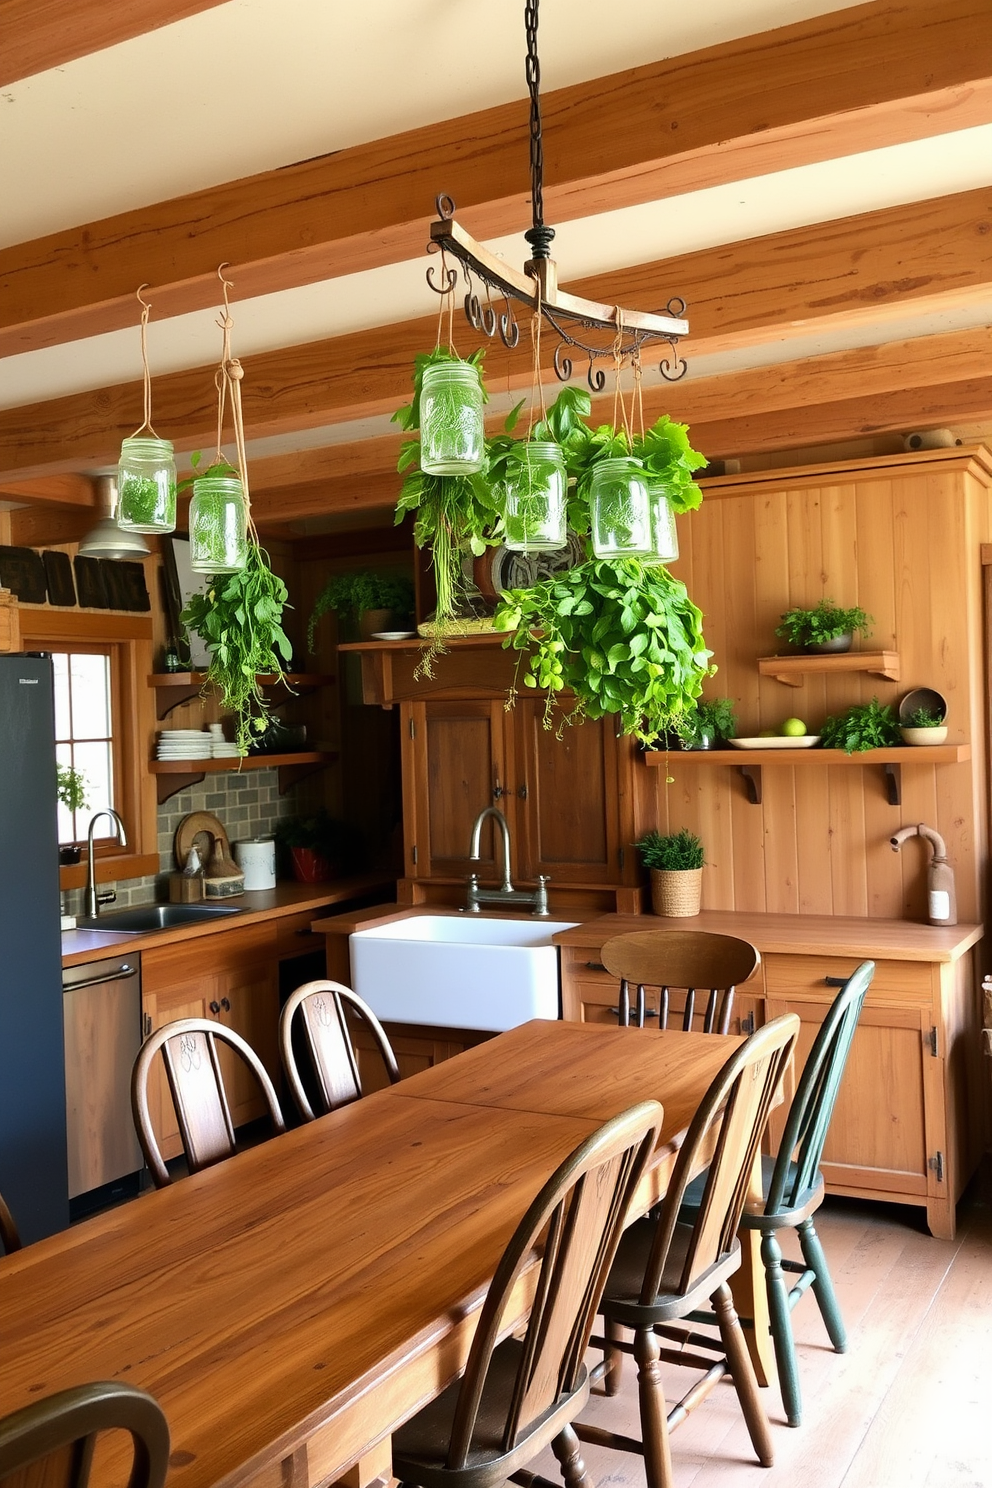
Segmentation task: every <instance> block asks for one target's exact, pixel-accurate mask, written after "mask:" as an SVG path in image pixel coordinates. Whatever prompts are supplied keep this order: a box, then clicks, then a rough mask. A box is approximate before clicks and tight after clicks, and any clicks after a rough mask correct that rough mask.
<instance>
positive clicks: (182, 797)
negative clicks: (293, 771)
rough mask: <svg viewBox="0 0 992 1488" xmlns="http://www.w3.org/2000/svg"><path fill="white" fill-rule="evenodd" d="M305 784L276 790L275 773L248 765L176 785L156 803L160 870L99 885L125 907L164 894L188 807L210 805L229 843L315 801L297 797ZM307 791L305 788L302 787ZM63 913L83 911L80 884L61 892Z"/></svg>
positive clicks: (264, 830) (266, 832) (268, 829)
mask: <svg viewBox="0 0 992 1488" xmlns="http://www.w3.org/2000/svg"><path fill="white" fill-rule="evenodd" d="M305 792H306V787H305V786H304V787H303V788H302V789H299V788H298V789H297V790H292V791H289V792H288V793H287V794H286V795H285V796H281V795H280V794H279V773H278V770H277V769H276V768H275V767H273V768H272V769H271V770H252V771H251V772H250V773H245V774H241V773H239V772H238V771H237V770H232V771H231V772H230V773H229V774H224V775H213V776H208V777H207V779H206V780H204V781H203V782H201V783H200V784H199V785H195V786H193V788H192V789H191V790H185V791H180V792H179V793H178V795H175V796H172V797H171V798H170V799H169V800H168V801H166V802H165V803H164V805H162V806H160V807H159V808H158V853H159V872H158V873H157V874H150V875H149V876H148V877H146V878H131V879H126V880H125V881H123V882H122V883H118V884H101V885H100V888H101V889H105V888H113V889H116V891H117V900H116V905H115V907H116V908H118V909H126V908H128V907H130V906H131V905H132V904H148V903H150V902H151V901H152V900H154V899H164V898H166V897H167V896H168V886H167V881H166V880H167V877H168V875H169V874H170V873H174V872H175V870H176V862H175V859H174V857H173V855H172V842H173V838H174V837H175V834H176V828H177V827H178V825H179V823H180V821H181V820H182V818H183V817H184V816H188V815H189V813H190V812H191V811H211V812H213V814H214V816H216V817H218V818H219V819H220V821H221V822H222V823H223V824H224V826H225V827H226V829H227V835H228V837H229V838H230V839H231V842H232V844H233V843H235V842H237V841H238V840H239V839H240V838H242V837H268V836H270V835H271V833H272V831H273V829H274V827H275V824H276V822H277V821H278V820H279V818H280V817H283V816H292V815H294V814H295V813H296V812H299V811H308V810H310V811H312V810H314V809H315V807H314V803H312V802H310V801H309V800H307V801H303V800H301V799H299V798H300V797H301V796H303V795H304V793H305ZM307 794H309V793H307ZM62 897H63V902H64V905H65V913H66V914H74V915H80V914H82V913H83V890H82V889H70V890H68V891H67V892H66V893H65V894H64V895H63V896H62Z"/></svg>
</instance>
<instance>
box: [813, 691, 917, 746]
mask: <svg viewBox="0 0 992 1488" xmlns="http://www.w3.org/2000/svg"><path fill="white" fill-rule="evenodd" d="M820 743H821V744H822V746H823V748H824V749H843V751H844V753H845V754H858V753H860V752H861V751H862V750H864V749H888V748H890V747H891V746H892V745H893V744H898V743H899V725H898V723H897V722H896V715H895V713H894V712H893V710H892V708H891V707H889V705H888V704H887V703H884V704H883V703H880V702H879V701H878V698H877V697H873V698H872V700H871V702H870V703H855V704H854V706H853V707H850V708H848V709H846V710H845V712H843V713H835V714H832V715H831V717H829V718H826V719H824V721H823V727H822V728H821V729H820Z"/></svg>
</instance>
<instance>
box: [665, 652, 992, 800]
mask: <svg viewBox="0 0 992 1488" xmlns="http://www.w3.org/2000/svg"><path fill="white" fill-rule="evenodd" d="M821 659H824V658H821ZM643 759H644V763H645V764H646V765H649V766H652V767H653V768H655V769H661V768H662V766H663V765H665V764H666V763H667V764H668V765H669V766H671V765H673V764H676V765H677V764H689V765H730V766H732V767H733V768H734V769H738V770H740V772H741V775H742V776H743V777H744V782H745V785H746V786H747V795H748V800H749V801H750V802H751V804H752V806H758V805H760V804H761V771H762V769H763V768H764V766H765V765H768V766H775V765H799V766H811V765H858V766H861V767H863V766H865V765H881V766H882V770H883V773H884V776H885V790H886V796H887V799H888V801H889V804H890V805H891V806H899V805H901V804H902V767H903V765H960V764H964V763H965V761H966V760H970V759H971V745H970V744H921V745H919V746H917V747H915V748H914V746H913V745H911V744H903V745H901V746H900V745H895V746H894V747H893V748H891V749H862V750H860V751H859V752H856V753H854V754H846V753H845V752H844V750H843V749H818V748H813V749H678V750H670V751H667V752H666V751H665V750H664V749H649V750H645V752H644V755H643Z"/></svg>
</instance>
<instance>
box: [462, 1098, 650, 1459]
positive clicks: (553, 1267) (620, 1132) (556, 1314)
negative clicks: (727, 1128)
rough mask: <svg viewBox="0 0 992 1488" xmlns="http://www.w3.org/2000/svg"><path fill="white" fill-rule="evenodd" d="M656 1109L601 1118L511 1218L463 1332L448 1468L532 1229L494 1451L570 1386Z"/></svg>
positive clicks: (465, 1434)
mask: <svg viewBox="0 0 992 1488" xmlns="http://www.w3.org/2000/svg"><path fill="white" fill-rule="evenodd" d="M662 1114H663V1113H662V1108H661V1106H659V1105H658V1103H657V1101H643V1102H642V1103H641V1104H639V1105H637V1106H633V1107H631V1109H630V1110H628V1111H625V1112H623V1113H621V1114H620V1115H619V1116H615V1117H613V1119H612V1120H611V1121H608V1122H606V1124H605V1125H604V1126H602V1127H600V1129H599V1131H598V1132H594V1133H593V1135H592V1136H591V1137H589V1138H587V1139H586V1141H585V1142H583V1143H582V1144H581V1146H579V1147H578V1148H577V1149H576V1150H575V1152H573V1153H572V1155H571V1156H570V1157H568V1158H567V1159H566V1160H565V1162H563V1163H562V1164H561V1166H560V1167H559V1168H558V1171H557V1172H556V1173H554V1174H553V1175H552V1177H551V1178H549V1180H548V1182H547V1183H546V1184H545V1185H544V1187H543V1188H542V1189H541V1192H540V1193H539V1194H538V1195H537V1197H536V1198H535V1199H534V1202H533V1203H532V1204H531V1206H530V1208H529V1209H528V1210H527V1213H526V1214H525V1215H524V1217H523V1219H522V1220H521V1222H520V1224H519V1225H518V1226H517V1229H516V1231H515V1233H514V1235H513V1238H512V1239H511V1241H510V1243H509V1245H508V1246H507V1248H506V1250H505V1252H504V1254H503V1258H502V1260H501V1261H500V1263H499V1266H498V1267H497V1270H496V1274H495V1276H494V1277H493V1281H492V1284H491V1286H490V1288H489V1293H488V1295H487V1297H486V1301H485V1303H484V1305H483V1309H482V1313H481V1315H480V1318H479V1323H478V1326H477V1328H476V1332H475V1337H474V1339H473V1342H472V1349H471V1352H470V1354H469V1359H468V1364H467V1365H466V1368H465V1374H464V1377H463V1379H462V1383H461V1387H460V1390H459V1394H458V1402H457V1405H456V1408H455V1414H454V1420H453V1422H452V1430H451V1439H450V1443H449V1447H448V1459H447V1463H446V1466H447V1467H448V1468H450V1469H458V1468H462V1467H464V1466H465V1463H466V1460H467V1458H468V1455H469V1452H470V1451H471V1449H472V1444H473V1435H474V1432H475V1427H476V1420H477V1417H478V1413H479V1406H480V1403H481V1400H482V1394H483V1389H484V1387H485V1383H486V1375H487V1372H488V1370H489V1365H490V1361H491V1359H492V1355H493V1350H494V1349H495V1347H496V1344H497V1342H498V1340H499V1337H500V1333H501V1331H502V1330H503V1318H504V1314H505V1312H506V1308H507V1304H508V1302H509V1299H510V1295H511V1293H512V1291H513V1287H514V1284H515V1282H516V1280H517V1277H518V1276H519V1274H520V1272H521V1270H522V1268H523V1267H524V1265H525V1264H526V1263H527V1261H528V1259H529V1257H530V1255H531V1252H532V1251H533V1249H534V1247H535V1245H536V1243H537V1242H538V1240H539V1238H540V1237H541V1235H542V1233H543V1234H544V1250H543V1256H542V1259H541V1262H540V1269H539V1274H538V1279H537V1285H536V1291H535V1296H534V1303H533V1306H532V1308H531V1313H530V1319H529V1321H528V1324H527V1332H526V1334H525V1336H524V1342H523V1349H522V1351H521V1357H520V1363H519V1365H518V1368H517V1373H516V1377H515V1380H514V1386H513V1390H512V1394H511V1404H510V1410H509V1413H508V1417H507V1420H506V1425H505V1429H504V1435H503V1441H502V1451H503V1452H509V1451H511V1450H512V1449H513V1447H514V1446H515V1445H516V1443H517V1440H518V1438H519V1437H520V1435H521V1434H522V1433H524V1432H525V1431H526V1430H527V1428H528V1427H529V1426H530V1425H531V1424H532V1423H533V1422H534V1421H535V1420H536V1419H537V1418H538V1417H540V1416H541V1415H543V1414H544V1412H545V1411H547V1410H548V1409H549V1408H550V1407H551V1406H552V1405H553V1404H554V1403H555V1402H556V1401H557V1400H558V1399H559V1398H560V1396H561V1395H562V1394H564V1393H566V1392H570V1391H572V1390H574V1389H575V1388H576V1387H577V1385H578V1383H579V1381H580V1371H581V1368H582V1364H583V1358H584V1355H585V1351H586V1347H587V1345H588V1341H589V1335H590V1333H591V1331H592V1325H593V1320H594V1318H595V1315H596V1310H597V1307H598V1306H599V1301H600V1298H601V1297H602V1294H603V1288H604V1287H605V1285H606V1279H607V1276H608V1274H609V1269H610V1265H611V1263H612V1261H613V1258H614V1255H615V1254H616V1249H617V1245H618V1244H619V1241H620V1235H621V1232H622V1229H623V1224H624V1219H625V1217H626V1214H627V1210H628V1208H629V1207H630V1203H631V1201H632V1199H633V1197H634V1191H635V1189H636V1187H637V1184H638V1183H639V1181H640V1179H641V1176H642V1174H643V1172H644V1169H645V1166H646V1164H647V1161H648V1159H649V1157H650V1156H651V1153H652V1152H653V1150H654V1148H655V1146H656V1144H657V1142H658V1138H659V1135H660V1131H661V1121H662ZM494 1455H496V1454H494Z"/></svg>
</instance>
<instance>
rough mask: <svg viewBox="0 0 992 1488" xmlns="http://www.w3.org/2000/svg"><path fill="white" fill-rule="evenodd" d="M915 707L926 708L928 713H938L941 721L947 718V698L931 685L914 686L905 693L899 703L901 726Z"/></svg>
mask: <svg viewBox="0 0 992 1488" xmlns="http://www.w3.org/2000/svg"><path fill="white" fill-rule="evenodd" d="M917 708H926V710H927V712H928V713H939V714H940V721H941V723H944V722H945V720H946V718H947V699H946V698H944V697H941V695H940V693H939V692H936V691H935V690H934V689H933V688H932V687H915V688H914V689H913V691H912V692H907V693H906V696H905V697H904V698H903V699H902V701H901V702H900V704H899V722H900V723H901V724H902V725H903V727H905V726H906V722H907V720H908V719H909V718H910V717H911V715H912V714H913V713H915V712H916V710H917Z"/></svg>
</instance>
